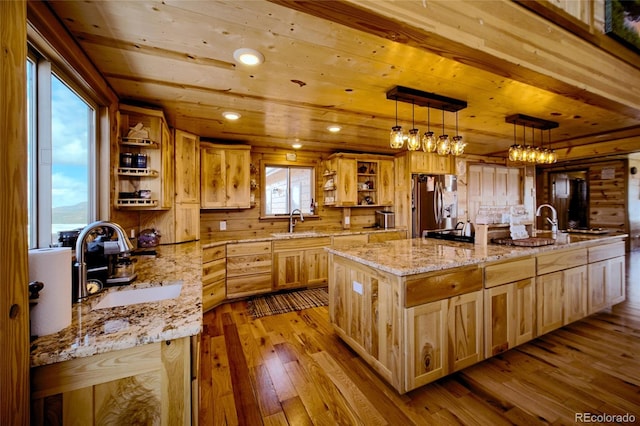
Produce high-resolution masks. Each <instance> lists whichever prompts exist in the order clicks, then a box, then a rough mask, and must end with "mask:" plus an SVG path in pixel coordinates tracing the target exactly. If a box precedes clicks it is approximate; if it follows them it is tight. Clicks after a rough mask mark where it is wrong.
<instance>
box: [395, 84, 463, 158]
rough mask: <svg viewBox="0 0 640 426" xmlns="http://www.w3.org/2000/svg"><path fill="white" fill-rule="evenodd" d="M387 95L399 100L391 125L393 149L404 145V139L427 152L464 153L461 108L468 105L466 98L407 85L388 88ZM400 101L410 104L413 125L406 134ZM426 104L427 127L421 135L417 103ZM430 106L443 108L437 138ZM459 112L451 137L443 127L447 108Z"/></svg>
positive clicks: (410, 149)
mask: <svg viewBox="0 0 640 426" xmlns="http://www.w3.org/2000/svg"><path fill="white" fill-rule="evenodd" d="M387 99H393V100H395V102H396V125H395V126H393V127H392V128H391V133H390V134H389V146H391V148H394V149H402V148H404V144H405V142H406V143H407V149H408V150H409V151H418V150H420V149H421V150H422V151H424V152H435V153H437V154H439V155H450V154H451V155H461V154H464V149H465V147H466V145H467V144H466V143H465V142H463V140H462V136H460V135H458V111H460V110H461V109H464V108H466V107H467V102H466V101H461V100H458V99H453V98H448V97H446V96H441V95H437V94H435V93H428V92H423V91H421V90H416V89H411V88H409V87H404V86H396V87H394V88H393V89H391V90H389V91H388V92H387ZM398 101H401V102H407V103H410V104H411V129H410V130H409V131H408V132H407V133H406V134H405V133H404V132H403V130H402V126H399V125H398ZM416 105H418V106H426V107H427V131H426V132H425V133H424V134H423V135H422V136H420V131H419V130H418V129H417V128H416V126H415V107H416ZM431 108H434V109H439V110H441V111H442V135H440V136H439V137H438V138H437V139H436V137H435V136H434V133H433V132H432V131H431ZM445 111H448V112H455V113H456V135H455V136H454V137H453V138H452V139H449V135H447V134H445V130H444V112H445Z"/></svg>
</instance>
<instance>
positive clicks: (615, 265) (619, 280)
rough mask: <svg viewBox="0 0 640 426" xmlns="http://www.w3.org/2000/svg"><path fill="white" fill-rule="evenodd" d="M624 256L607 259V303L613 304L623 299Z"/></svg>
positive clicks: (624, 282)
mask: <svg viewBox="0 0 640 426" xmlns="http://www.w3.org/2000/svg"><path fill="white" fill-rule="evenodd" d="M625 284H626V280H625V257H624V256H621V257H615V258H613V259H609V260H608V261H607V287H606V295H607V305H609V306H611V305H615V304H616V303H620V302H623V301H624V299H625V295H626V294H625Z"/></svg>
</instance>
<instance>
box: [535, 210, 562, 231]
mask: <svg viewBox="0 0 640 426" xmlns="http://www.w3.org/2000/svg"><path fill="white" fill-rule="evenodd" d="M543 207H549V208H550V209H551V219H549V218H548V217H547V221H548V222H549V223H550V224H551V233H552V234H553V235H555V234H557V233H558V212H557V211H556V209H555V208H554V207H553V206H552V205H551V204H540V205H539V206H538V210H536V216H540V210H542V208H543Z"/></svg>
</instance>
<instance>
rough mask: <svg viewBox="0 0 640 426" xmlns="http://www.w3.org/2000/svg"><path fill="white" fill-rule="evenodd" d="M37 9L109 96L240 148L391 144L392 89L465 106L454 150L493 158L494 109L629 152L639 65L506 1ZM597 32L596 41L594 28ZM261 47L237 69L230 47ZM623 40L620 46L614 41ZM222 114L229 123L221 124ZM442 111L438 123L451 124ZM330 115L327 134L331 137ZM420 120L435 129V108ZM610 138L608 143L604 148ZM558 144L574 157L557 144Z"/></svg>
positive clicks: (498, 143) (408, 116)
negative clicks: (51, 16) (252, 62)
mask: <svg viewBox="0 0 640 426" xmlns="http://www.w3.org/2000/svg"><path fill="white" fill-rule="evenodd" d="M49 6H50V7H51V9H52V10H53V11H54V13H55V14H56V15H57V16H58V17H59V18H60V21H61V22H62V23H63V24H64V25H65V26H66V27H67V28H68V30H69V32H70V33H71V34H72V35H73V37H74V38H75V39H77V40H78V42H79V44H80V45H81V47H82V48H83V49H84V50H85V51H86V52H87V54H88V56H89V57H90V58H91V60H92V61H93V62H94V63H95V65H96V67H97V68H98V69H99V70H100V72H101V73H102V74H103V75H104V76H105V78H106V79H107V81H108V83H109V84H110V85H111V86H112V88H113V89H114V91H115V92H116V93H117V94H118V96H120V98H121V99H122V100H135V101H138V102H144V103H149V104H152V105H157V106H160V107H162V108H163V109H164V110H165V113H166V114H167V117H168V119H169V122H170V125H171V126H173V127H176V128H179V129H183V130H186V131H189V132H192V133H195V134H197V135H200V136H201V137H203V138H208V139H216V140H227V141H242V142H246V143H249V144H251V145H253V146H263V147H278V148H286V149H289V148H290V147H291V144H292V143H293V142H294V141H299V142H300V143H301V144H302V145H303V149H310V150H318V151H344V150H356V151H364V152H376V153H392V152H394V151H393V150H391V149H390V148H389V147H388V135H389V130H390V128H391V126H393V125H394V124H395V103H394V101H392V100H388V99H387V98H386V92H387V91H388V90H389V89H391V88H393V87H394V86H397V85H400V86H406V87H410V88H414V89H418V90H423V91H426V92H433V93H437V94H439V95H443V96H447V97H452V98H456V99H460V100H464V101H466V102H467V104H468V106H467V108H465V109H463V110H461V111H459V112H458V133H459V134H460V135H461V136H463V137H464V139H465V141H466V142H467V143H468V146H467V152H468V153H470V154H477V155H491V156H502V157H504V156H505V155H506V150H507V149H508V147H509V145H511V144H512V143H513V140H514V127H513V125H512V124H508V123H506V122H505V117H506V116H509V115H512V114H516V113H521V114H526V115H529V116H534V117H540V118H544V119H547V120H553V121H557V122H559V128H558V129H554V130H552V131H551V133H550V135H549V134H548V133H547V132H544V134H541V133H540V131H535V132H534V131H533V130H532V129H527V130H526V131H525V130H524V129H523V128H517V129H516V137H517V139H518V141H519V142H522V137H523V134H524V135H525V137H526V142H528V143H531V142H532V137H533V138H534V139H533V142H534V143H535V144H536V145H540V144H541V143H542V140H544V143H545V144H547V142H548V141H549V136H550V138H551V141H552V142H553V146H554V147H555V148H557V149H559V150H560V152H561V157H562V155H565V156H572V157H573V158H584V157H590V156H597V155H602V154H610V153H625V152H630V151H634V150H636V151H637V150H640V93H639V92H640V84H639V83H640V70H639V69H638V66H637V64H638V61H635V63H634V61H623V60H620V59H618V58H616V57H614V56H612V55H610V54H608V53H607V52H606V51H604V50H600V49H597V48H595V47H594V46H593V45H591V44H589V43H587V42H586V41H584V40H581V39H580V38H578V37H576V36H574V35H573V34H571V33H569V32H567V31H564V30H562V29H561V28H559V27H556V26H554V25H553V24H551V23H550V22H548V21H546V20H544V19H543V18H541V17H539V16H538V15H535V14H534V13H533V12H531V11H529V10H528V9H526V8H524V7H522V6H520V5H519V4H517V3H513V2H503V1H493V2H477V1H473V0H471V1H463V2H440V1H430V2H422V1H403V2H371V1H359V0H350V1H344V2H328V1H321V2H317V1H315V2H305V1H300V2H289V1H276V2H267V1H257V0H247V1H243V0H235V1H225V2H213V1H206V2H205V1H163V2H156V1H147V0H141V1H117V2H106V1H99V2H77V1H56V2H50V3H49ZM603 37H604V36H603ZM242 47H250V48H254V49H257V50H259V51H260V52H262V54H263V55H264V56H265V62H264V63H263V64H262V65H259V66H257V67H248V66H246V65H241V64H236V63H235V62H234V59H233V52H234V50H236V49H238V48H242ZM621 48H622V47H621ZM223 111H235V112H238V113H240V114H241V115H242V117H241V118H240V120H238V121H235V122H228V121H226V120H224V119H223V118H222V115H221V114H222V112H223ZM398 115H399V124H400V125H402V126H403V128H404V129H406V130H408V129H410V128H411V127H412V117H415V118H414V120H415V127H417V128H418V129H420V131H421V132H424V131H426V130H427V126H428V123H427V116H428V111H427V108H424V107H415V108H414V109H413V111H412V106H411V104H408V103H402V102H401V103H399V104H398ZM455 123H456V114H455V113H450V112H446V113H444V131H445V132H446V133H448V134H449V135H451V136H452V135H454V134H455V133H456V129H455ZM330 124H339V125H340V126H341V127H342V130H341V131H340V132H339V133H336V134H333V133H330V132H329V131H328V130H327V126H329V125H330ZM430 127H431V130H433V131H434V132H435V133H436V135H439V134H441V133H442V131H443V130H442V129H443V113H442V112H441V111H440V110H433V109H432V110H431V114H430ZM612 141H615V142H612ZM572 153H573V154H572Z"/></svg>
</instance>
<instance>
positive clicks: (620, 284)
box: [587, 242, 626, 314]
mask: <svg viewBox="0 0 640 426" xmlns="http://www.w3.org/2000/svg"><path fill="white" fill-rule="evenodd" d="M588 253H589V271H588V282H589V295H588V301H587V305H588V312H589V314H593V313H595V312H598V311H601V310H602V309H605V308H607V307H609V306H612V305H615V304H617V303H620V302H622V301H624V299H625V284H626V281H625V257H624V255H625V249H624V242H618V243H613V244H606V245H601V246H597V247H590V248H589V250H588Z"/></svg>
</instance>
